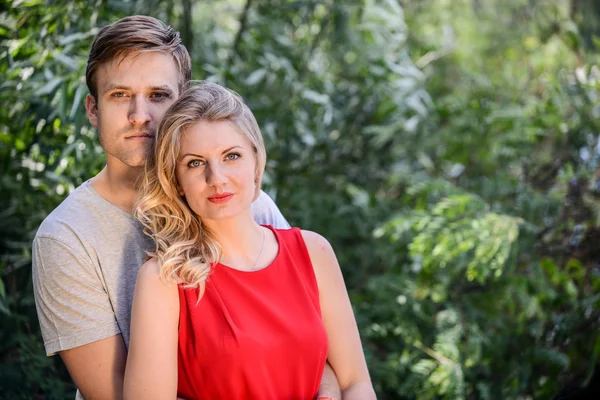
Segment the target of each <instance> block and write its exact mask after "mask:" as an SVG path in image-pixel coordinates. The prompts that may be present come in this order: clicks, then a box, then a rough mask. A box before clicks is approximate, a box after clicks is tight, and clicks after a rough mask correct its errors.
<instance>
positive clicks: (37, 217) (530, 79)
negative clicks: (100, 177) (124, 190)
mask: <svg viewBox="0 0 600 400" xmlns="http://www.w3.org/2000/svg"><path fill="white" fill-rule="evenodd" d="M133 13H143V14H149V15H153V16H156V17H158V18H161V19H163V20H164V21H167V22H168V23H170V24H172V25H174V26H176V27H177V28H178V29H179V30H180V31H181V32H182V35H183V39H184V41H185V43H186V45H187V46H188V48H189V49H190V52H191V54H192V57H193V60H194V77H195V78H197V79H210V80H214V81H217V82H220V83H223V84H226V85H227V86H229V87H231V88H232V89H234V90H236V91H237V92H239V93H240V94H241V95H242V96H243V97H244V98H245V99H246V100H247V102H248V103H249V104H250V106H251V108H252V109H253V111H254V112H255V115H256V117H257V119H258V121H259V123H260V124H261V127H262V130H263V134H264V136H265V138H266V141H267V146H268V154H269V162H268V167H267V168H268V171H267V174H266V177H265V186H266V189H267V190H268V191H269V193H270V194H271V195H273V197H275V198H276V200H277V203H278V205H279V206H280V208H281V209H282V211H283V213H284V214H285V215H286V217H287V218H288V219H289V220H290V221H291V222H292V223H293V224H294V225H298V226H301V227H303V228H307V229H312V230H315V231H318V232H320V233H322V234H323V235H325V236H326V237H328V238H329V239H330V240H331V241H332V243H333V245H334V247H335V248H336V251H337V254H338V258H339V259H340V263H341V265H342V268H343V270H344V274H345V277H346V283H347V286H348V289H349V291H350V294H351V297H352V300H353V304H354V306H355V313H356V317H357V320H358V323H359V327H360V330H361V334H362V337H363V344H364V347H365V351H366V355H367V359H368V362H369V366H370V371H371V375H372V378H373V381H374V384H375V387H376V390H377V392H378V395H379V398H380V399H414V398H416V399H435V398H442V399H467V398H468V399H517V398H522V399H525V398H536V399H538V398H539V399H544V398H553V397H555V396H557V395H558V394H559V393H562V394H563V395H566V394H568V393H573V392H576V391H577V389H578V388H580V387H584V386H586V385H589V384H590V382H591V380H592V377H593V375H594V372H595V371H596V373H597V371H598V370H599V367H598V366H597V363H598V360H600V334H599V332H600V331H599V329H598V328H599V325H600V311H599V310H600V248H599V247H598V243H600V220H599V218H600V214H599V208H598V205H599V202H600V164H599V161H600V141H599V129H598V128H599V127H598V124H599V122H598V121H599V117H600V104H599V102H598V99H599V95H600V92H599V89H600V68H599V66H598V65H599V61H600V59H599V54H600V31H599V30H600V29H599V28H598V27H599V26H600V5H598V3H597V2H595V1H593V0H570V1H569V0H557V1H554V2H548V1H542V0H504V1H500V0H496V1H493V0H453V1H449V0H427V1H424V0H420V1H417V0H404V1H395V0H356V1H333V0H324V1H312V0H308V1H292V0H277V1H274V0H273V1H266V0H254V1H243V0H237V1H221V0H212V1H207V2H195V1H192V0H181V1H178V0H173V1H162V2H160V1H157V0H146V1H142V0H140V1H116V0H115V1H113V0H110V1H109V0H97V1H95V2H92V3H90V2H87V1H80V0H72V1H60V0H48V1H43V2H42V1H41V0H9V1H8V3H4V5H2V6H0V54H1V56H0V75H1V76H2V80H1V81H0V98H1V100H2V105H3V107H1V108H0V168H1V170H0V179H1V181H2V185H1V186H0V215H1V216H2V218H0V231H1V232H2V235H1V236H0V273H1V276H2V279H1V280H0V326H1V327H2V329H1V331H0V387H1V388H2V389H1V391H0V398H2V399H4V398H6V399H31V398H39V399H55V398H57V399H62V398H72V397H73V393H74V388H73V385H72V383H71V382H70V380H69V378H68V375H67V374H66V372H65V370H64V367H63V366H62V364H61V362H60V360H59V359H58V358H57V357H54V358H47V357H45V355H44V354H45V353H44V351H43V345H42V343H41V336H40V334H39V328H38V323H37V319H36V315H35V308H34V304H33V295H32V288H31V283H30V282H31V273H30V259H31V258H30V243H31V239H32V237H33V234H34V233H35V230H36V229H37V226H38V225H39V223H40V222H41V220H42V219H43V218H44V217H45V216H46V215H47V214H48V213H49V212H50V211H51V210H52V209H53V208H54V207H55V206H56V205H57V204H58V203H59V202H60V201H61V200H62V199H63V198H64V197H65V196H66V195H67V194H68V193H69V192H70V191H71V190H73V189H74V188H75V187H76V186H77V185H79V184H80V183H81V182H83V181H84V180H85V179H87V178H89V177H91V176H93V175H94V174H95V173H97V172H98V171H99V170H100V168H101V167H102V165H103V156H102V152H101V149H100V147H99V144H98V141H97V138H96V135H95V132H94V131H93V130H92V129H90V127H89V125H88V124H87V120H86V118H85V113H84V110H83V99H84V97H85V94H86V93H87V89H86V87H85V81H84V78H83V70H84V67H85V62H86V57H87V51H88V48H89V45H90V43H91V40H92V38H93V36H94V35H95V33H96V32H97V31H98V28H99V27H101V26H103V25H104V24H106V23H109V22H112V21H114V20H116V19H118V18H119V17H121V16H124V15H128V14H133Z"/></svg>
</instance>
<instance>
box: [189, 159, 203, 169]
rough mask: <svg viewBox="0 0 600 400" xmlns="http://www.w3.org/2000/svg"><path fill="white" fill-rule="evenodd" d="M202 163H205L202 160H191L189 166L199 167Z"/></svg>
mask: <svg viewBox="0 0 600 400" xmlns="http://www.w3.org/2000/svg"><path fill="white" fill-rule="evenodd" d="M202 164H203V163H202V161H200V160H192V161H190V162H189V163H188V164H187V165H188V167H190V168H198V167H200V166H201V165H202Z"/></svg>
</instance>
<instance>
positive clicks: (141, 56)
mask: <svg viewBox="0 0 600 400" xmlns="http://www.w3.org/2000/svg"><path fill="white" fill-rule="evenodd" d="M178 82H179V71H178V69H177V65H176V63H175V60H174V59H173V57H172V56H171V55H168V54H164V53H155V52H152V53H134V54H130V55H128V56H127V57H125V58H123V59H115V60H113V61H111V62H108V63H106V64H104V65H101V66H100V68H98V72H97V74H96V88H97V93H98V95H97V96H98V97H97V99H94V97H93V96H91V95H88V96H87V98H86V110H87V114H88V118H89V120H90V123H91V124H92V126H94V127H95V128H97V129H98V136H99V138H100V144H101V145H102V147H103V148H104V150H105V152H106V162H107V164H108V165H110V164H115V163H117V164H124V165H126V166H129V167H139V166H142V165H143V164H144V162H145V161H146V158H147V157H148V155H149V154H150V153H151V151H152V148H153V145H154V137H155V135H156V130H157V128H158V124H159V122H160V120H161V118H162V117H163V115H164V114H165V112H166V111H167V109H168V108H169V106H170V105H171V104H172V103H173V102H174V101H175V99H176V98H177V97H178V96H179V91H178Z"/></svg>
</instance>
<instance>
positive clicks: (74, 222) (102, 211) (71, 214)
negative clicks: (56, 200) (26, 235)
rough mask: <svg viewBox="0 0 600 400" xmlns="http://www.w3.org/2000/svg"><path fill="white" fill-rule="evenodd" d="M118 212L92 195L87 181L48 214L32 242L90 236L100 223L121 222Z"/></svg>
mask: <svg viewBox="0 0 600 400" xmlns="http://www.w3.org/2000/svg"><path fill="white" fill-rule="evenodd" d="M119 211H120V210H118V209H117V207H115V206H113V205H111V204H110V203H108V202H107V201H106V200H105V199H103V198H102V197H101V196H100V195H99V194H98V193H96V192H95V191H94V190H93V189H92V188H91V185H90V184H89V182H84V183H83V184H81V185H80V186H79V187H77V188H76V189H75V190H74V191H73V192H72V193H71V194H69V196H67V198H65V199H64V200H63V201H62V202H61V203H60V204H59V205H58V207H56V208H55V209H54V210H53V211H52V212H51V213H50V214H48V216H47V217H46V218H45V219H44V221H43V222H42V223H41V225H40V227H39V228H38V231H37V233H36V235H35V239H34V241H36V240H40V239H41V238H49V239H54V240H59V241H63V242H69V241H70V240H72V239H73V238H75V237H80V238H81V237H84V236H88V235H94V234H96V232H97V231H98V229H99V228H100V227H101V226H102V225H103V224H102V223H101V222H102V221H103V220H104V221H106V220H111V221H113V223H115V224H117V223H118V220H119V219H123V218H124V217H123V216H121V215H120V212H119Z"/></svg>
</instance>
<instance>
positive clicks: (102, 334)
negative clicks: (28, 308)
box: [32, 237, 121, 355]
mask: <svg viewBox="0 0 600 400" xmlns="http://www.w3.org/2000/svg"><path fill="white" fill-rule="evenodd" d="M32 250H33V251H32V268H33V274H32V276H33V292H34V296H35V304H36V309H37V314H38V319H39V321H40V327H41V330H42V337H43V339H44V346H45V348H46V353H47V354H48V355H53V354H55V353H56V352H58V351H62V350H68V349H71V348H74V347H78V346H82V345H84V344H88V343H92V342H95V341H98V340H101V339H105V338H107V337H110V336H114V335H117V334H119V333H121V331H120V329H119V326H118V324H117V321H116V318H115V313H114V310H113V308H112V306H111V302H110V299H109V296H108V293H107V292H106V289H105V286H104V285H103V282H102V280H101V279H102V278H101V277H100V274H99V271H98V270H96V269H95V268H94V267H93V265H92V263H91V261H90V258H89V256H86V255H85V252H84V251H83V249H80V250H78V249H77V246H73V245H69V244H66V243H64V242H63V241H60V240H58V239H56V238H52V237H36V238H35V239H34V241H33V249H32Z"/></svg>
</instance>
